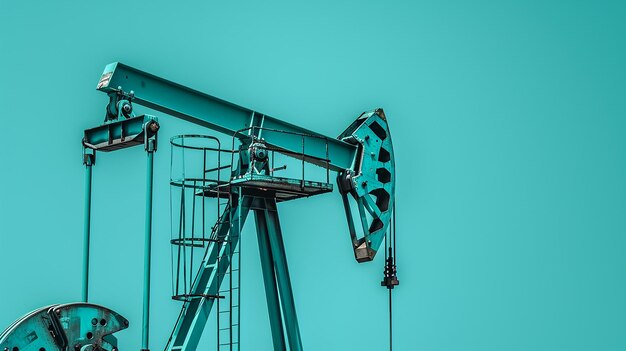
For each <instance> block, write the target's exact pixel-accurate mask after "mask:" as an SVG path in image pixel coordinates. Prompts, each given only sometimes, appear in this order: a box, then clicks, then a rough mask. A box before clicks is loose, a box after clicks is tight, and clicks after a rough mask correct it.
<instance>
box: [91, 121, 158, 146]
mask: <svg viewBox="0 0 626 351" xmlns="http://www.w3.org/2000/svg"><path fill="white" fill-rule="evenodd" d="M146 126H149V127H150V128H145V127H146ZM158 127H159V125H158V123H157V119H156V118H155V117H153V116H149V115H142V116H138V117H131V118H128V119H119V120H116V121H112V122H109V123H106V124H103V125H101V126H98V127H95V128H90V129H86V130H85V132H84V137H83V145H84V146H85V147H86V148H89V149H93V150H98V151H104V152H107V151H114V150H119V149H123V148H127V147H131V146H137V145H143V144H144V143H145V140H146V139H147V138H150V137H152V136H154V135H155V134H156V132H157V131H158V129H159V128H158Z"/></svg>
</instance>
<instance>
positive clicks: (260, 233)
mask: <svg viewBox="0 0 626 351" xmlns="http://www.w3.org/2000/svg"><path fill="white" fill-rule="evenodd" d="M265 211H266V210H261V209H258V210H257V209H255V210H254V218H255V220H256V234H257V238H258V240H259V256H260V259H261V268H262V271H263V283H264V286H265V299H266V300H267V311H268V313H269V317H270V327H271V331H272V341H273V343H274V350H286V349H287V347H286V345H285V335H284V333H283V320H282V317H281V314H280V313H281V312H280V300H279V298H278V289H277V287H276V275H275V273H274V258H273V257H272V250H271V249H270V239H269V233H268V228H267V221H266V218H265V217H266V216H265Z"/></svg>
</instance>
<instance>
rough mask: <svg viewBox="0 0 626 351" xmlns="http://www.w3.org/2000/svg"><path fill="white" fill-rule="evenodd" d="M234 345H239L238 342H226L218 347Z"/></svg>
mask: <svg viewBox="0 0 626 351" xmlns="http://www.w3.org/2000/svg"><path fill="white" fill-rule="evenodd" d="M234 344H239V341H235V342H227V343H225V344H220V346H229V345H234Z"/></svg>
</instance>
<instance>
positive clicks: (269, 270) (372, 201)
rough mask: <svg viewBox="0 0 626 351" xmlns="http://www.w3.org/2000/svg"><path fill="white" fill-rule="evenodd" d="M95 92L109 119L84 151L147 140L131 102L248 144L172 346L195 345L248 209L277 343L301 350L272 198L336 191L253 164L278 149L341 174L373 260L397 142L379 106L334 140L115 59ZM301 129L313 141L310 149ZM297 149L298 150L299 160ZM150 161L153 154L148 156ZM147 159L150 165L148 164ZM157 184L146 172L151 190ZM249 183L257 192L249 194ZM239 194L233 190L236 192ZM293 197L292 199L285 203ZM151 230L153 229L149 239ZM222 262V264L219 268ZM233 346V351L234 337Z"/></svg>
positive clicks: (147, 124) (356, 240) (356, 242)
mask: <svg viewBox="0 0 626 351" xmlns="http://www.w3.org/2000/svg"><path fill="white" fill-rule="evenodd" d="M97 88H98V90H101V91H103V92H105V93H107V95H108V96H109V104H108V105H107V115H106V118H105V124H104V125H103V126H100V127H96V128H92V129H89V130H86V131H85V138H84V141H83V143H84V145H85V146H86V147H90V148H93V149H94V150H103V151H111V150H116V149H119V148H124V147H129V146H133V145H137V144H139V143H142V142H143V143H146V145H148V143H147V140H150V137H151V135H154V134H156V131H157V130H158V124H157V123H156V122H154V123H153V122H151V121H152V118H151V117H149V116H140V117H135V116H134V113H133V107H132V103H133V102H136V103H138V104H140V105H144V106H146V107H149V108H153V109H156V110H158V111H161V112H164V113H167V114H169V115H172V116H174V117H177V118H181V119H183V120H186V121H189V122H192V123H195V124H198V125H201V126H205V127H208V128H210V129H214V130H217V131H219V132H223V133H227V134H229V135H231V136H233V137H234V138H238V139H239V140H240V141H241V142H242V144H243V146H242V149H241V150H240V151H239V153H238V154H239V157H240V159H239V160H238V162H237V167H236V169H235V170H234V171H233V173H232V178H231V180H230V181H229V182H228V191H229V192H230V194H231V195H230V196H231V197H230V202H229V204H228V206H227V207H226V208H225V209H224V212H223V213H222V215H221V217H220V221H218V223H217V225H216V226H215V227H214V232H213V233H212V235H213V234H214V237H215V239H216V241H215V242H213V243H212V244H211V245H210V246H209V248H208V251H207V254H206V255H205V258H204V261H203V264H202V266H201V268H200V270H199V272H198V274H197V276H196V278H195V280H194V282H193V286H192V292H191V294H189V295H188V300H186V301H185V302H184V305H183V308H182V310H181V314H180V316H179V319H178V321H177V322H176V326H175V328H174V330H173V332H172V335H171V336H170V340H169V341H168V344H167V347H166V350H167V351H179V350H190V351H191V350H195V349H196V347H197V345H198V342H199V340H200V336H201V333H202V330H203V329H204V326H205V325H206V322H207V319H208V317H209V314H210V311H211V308H212V305H213V302H214V300H215V299H216V298H219V297H220V296H218V295H211V294H210V292H211V291H218V292H219V287H220V285H221V283H222V279H223V277H224V274H225V270H226V269H228V267H229V265H230V262H231V259H232V257H231V256H230V255H232V253H229V252H227V251H226V250H225V249H224V248H225V245H221V244H220V240H228V241H229V242H230V243H231V245H235V246H236V245H237V243H238V241H239V235H240V228H241V226H242V225H243V223H244V221H245V219H246V217H247V215H248V213H249V211H250V209H251V208H254V211H255V217H256V222H257V231H258V235H259V237H258V240H259V250H260V253H261V263H262V267H263V273H264V283H265V288H266V297H267V301H268V310H269V314H270V322H271V325H272V339H273V342H274V346H275V349H277V350H283V349H286V345H287V344H288V345H289V349H290V350H298V351H299V350H302V340H301V336H300V331H299V327H298V320H297V315H296V309H295V303H294V298H293V293H292V290H291V282H290V277H289V271H288V266H287V259H286V255H285V251H284V244H283V241H282V233H281V230H280V224H279V221H278V214H277V211H276V201H277V200H280V199H278V196H277V194H279V193H281V192H289V191H291V192H294V191H295V190H297V191H299V192H301V193H302V195H303V196H311V195H315V194H319V193H324V192H329V191H332V186H330V185H329V184H327V183H319V184H318V183H315V182H310V181H309V182H305V180H304V179H302V180H293V179H285V178H280V177H274V176H273V175H272V174H271V172H270V170H269V166H268V165H269V163H268V162H267V158H266V156H264V160H260V159H258V160H255V158H254V157H255V156H254V155H256V154H257V152H259V151H261V152H262V151H264V148H268V149H269V148H270V147H271V148H273V149H275V150H276V151H278V152H282V153H285V154H287V155H289V156H292V157H296V158H298V159H301V160H302V161H303V165H304V162H305V161H306V162H310V163H313V164H317V165H320V166H328V167H329V168H330V169H332V170H334V171H337V172H338V173H339V174H338V177H337V182H338V185H339V189H340V193H341V195H342V198H343V203H344V206H345V211H346V217H347V219H348V229H349V233H350V237H351V240H352V244H353V249H354V254H355V258H356V259H357V261H358V262H365V261H370V260H372V259H373V258H374V256H375V254H376V252H377V250H378V248H379V247H380V245H381V244H382V241H383V238H384V235H385V232H386V231H387V229H388V227H389V222H390V221H391V213H392V211H393V203H394V201H393V200H394V195H395V194H394V191H395V164H394V162H395V161H394V155H393V147H392V143H391V136H390V133H389V127H388V124H387V119H386V116H385V114H384V112H383V111H382V109H378V110H375V111H371V112H368V113H363V114H362V115H361V116H359V118H357V120H356V121H354V122H353V123H352V124H351V125H350V126H349V127H348V128H347V129H346V130H345V131H344V132H343V133H342V134H341V135H340V136H339V138H338V139H339V140H337V139H333V138H327V137H325V136H323V135H320V134H317V133H314V132H312V131H310V130H306V129H303V128H300V127H298V126H295V125H292V124H289V123H286V122H283V121H280V120H278V119H275V118H272V117H269V116H266V115H263V114H261V113H258V112H255V111H253V110H250V109H246V108H243V107H241V106H237V105H234V104H232V103H229V102H226V101H223V100H220V99H217V98H215V97H212V96H210V95H207V94H204V93H201V92H198V91H196V90H193V89H189V88H187V87H184V86H182V85H179V84H176V83H173V82H170V81H168V80H165V79H162V78H159V77H157V76H154V75H151V74H148V73H145V72H142V71H140V70H137V69H135V68H132V67H129V66H126V65H123V64H120V63H114V64H110V65H108V66H107V67H106V68H105V71H104V73H103V75H102V76H101V79H100V81H99V83H98V86H97ZM302 135H305V136H306V138H307V139H306V147H305V141H304V138H303V137H302ZM257 144H258V146H257ZM265 151H266V150H265ZM300 152H301V153H302V154H301V155H300V156H297V153H300ZM259 155H260V154H259ZM265 155H267V154H265ZM148 157H149V160H151V158H150V154H149V156H148ZM149 163H150V164H151V161H149ZM233 166H234V165H233ZM150 167H151V166H150ZM150 177H151V176H150ZM151 182H152V179H151V178H150V186H151ZM254 182H257V183H258V184H257V183H254ZM259 182H260V183H259ZM307 187H309V188H310V189H307ZM296 188H297V189H296ZM249 189H253V191H252V192H250V191H249ZM305 190H306V191H305ZM233 194H235V195H236V196H235V197H233V196H232V195H233ZM348 194H350V196H351V197H352V198H353V199H354V200H355V201H356V204H357V208H358V211H359V222H360V223H361V227H362V228H363V233H362V235H358V234H357V230H356V225H355V223H354V219H353V218H352V211H351V209H350V201H349V199H348ZM218 196H219V194H218ZM293 198H297V196H296V197H293ZM288 199H291V198H284V199H282V200H283V201H284V200H288ZM150 203H151V199H150ZM147 207H148V206H147ZM146 217H148V215H146ZM148 227H149V223H148V222H146V228H148ZM147 233H148V229H146V235H148V234H147ZM146 238H147V239H146V247H147V248H149V246H150V242H149V237H148V236H146ZM231 252H232V250H231ZM146 257H148V258H147V264H146V265H145V266H144V268H145V269H146V271H145V276H146V277H147V284H146V285H147V289H144V335H143V345H144V346H145V347H144V348H145V349H147V347H148V331H149V329H148V323H147V321H148V317H149V272H150V271H149V252H147V255H146ZM218 259H219V260H220V262H222V261H221V260H223V261H224V262H226V264H225V265H217V264H216V262H218ZM146 267H147V268H146ZM146 291H147V297H146ZM283 324H284V329H283ZM285 331H286V333H287V335H286V336H287V340H285V335H284V332H285ZM231 334H232V331H231ZM218 343H219V341H218ZM230 343H231V348H232V335H231V339H230Z"/></svg>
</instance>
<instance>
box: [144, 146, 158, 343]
mask: <svg viewBox="0 0 626 351" xmlns="http://www.w3.org/2000/svg"><path fill="white" fill-rule="evenodd" d="M155 149H156V140H155V139H154V138H150V139H148V140H147V141H146V153H147V155H148V160H147V167H146V218H145V224H144V226H145V227H144V228H145V231H144V261H143V321H142V329H141V349H142V350H146V351H147V350H149V348H148V340H149V337H150V254H151V246H152V178H153V177H152V176H153V171H154V164H153V161H154V151H155Z"/></svg>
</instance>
